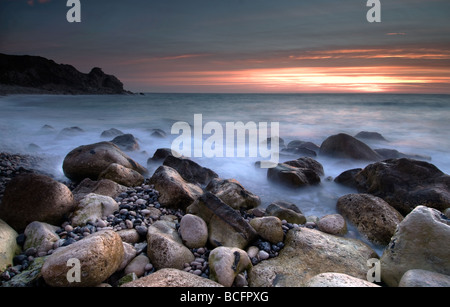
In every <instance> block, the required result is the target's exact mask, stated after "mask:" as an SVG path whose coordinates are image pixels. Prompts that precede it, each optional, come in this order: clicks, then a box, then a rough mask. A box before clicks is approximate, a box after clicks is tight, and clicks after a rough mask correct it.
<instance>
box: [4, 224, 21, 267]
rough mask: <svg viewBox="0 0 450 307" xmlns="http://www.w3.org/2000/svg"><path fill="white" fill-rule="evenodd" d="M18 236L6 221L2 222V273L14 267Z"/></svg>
mask: <svg viewBox="0 0 450 307" xmlns="http://www.w3.org/2000/svg"><path fill="white" fill-rule="evenodd" d="M17 236H18V234H17V232H16V231H15V230H14V229H12V228H11V227H10V226H9V225H8V224H6V223H5V222H4V221H2V220H0V272H1V271H3V270H4V269H6V267H8V265H12V263H13V258H14V254H15V253H16V249H17V243H16V238H17Z"/></svg>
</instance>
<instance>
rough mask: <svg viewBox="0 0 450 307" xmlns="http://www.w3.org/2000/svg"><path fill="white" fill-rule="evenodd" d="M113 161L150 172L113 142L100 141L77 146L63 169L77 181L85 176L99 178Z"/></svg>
mask: <svg viewBox="0 0 450 307" xmlns="http://www.w3.org/2000/svg"><path fill="white" fill-rule="evenodd" d="M111 163H117V164H119V165H122V166H124V167H126V168H130V169H132V170H135V171H137V172H138V173H139V174H141V175H145V174H146V173H147V172H148V171H147V169H146V168H144V167H143V166H141V165H140V164H138V163H137V162H135V161H133V159H131V158H130V157H129V156H127V155H126V154H125V153H123V152H122V151H121V150H120V148H119V147H117V146H116V145H114V144H113V143H111V142H100V143H96V144H91V145H85V146H80V147H77V148H75V149H74V150H72V151H71V152H70V153H69V154H67V156H66V157H65V159H64V162H63V171H64V174H65V175H66V177H67V178H69V179H70V180H72V181H75V182H80V181H82V180H83V179H85V178H90V179H92V180H97V179H98V177H99V175H100V174H101V173H102V172H103V171H104V170H105V169H107V168H108V166H109V165H110V164H111Z"/></svg>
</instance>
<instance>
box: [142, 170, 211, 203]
mask: <svg viewBox="0 0 450 307" xmlns="http://www.w3.org/2000/svg"><path fill="white" fill-rule="evenodd" d="M149 183H150V184H153V185H154V186H155V189H156V190H157V191H159V199H158V201H159V202H160V203H161V204H162V205H163V206H165V207H168V208H173V209H183V210H185V209H186V207H188V206H189V205H190V204H192V203H193V202H194V201H195V200H196V199H197V198H198V197H200V195H202V194H203V190H202V189H201V188H200V187H199V186H197V185H195V184H192V183H189V182H186V181H185V180H184V179H183V178H182V177H181V176H180V174H179V173H178V172H177V171H176V170H175V169H173V168H171V167H169V166H164V165H163V166H160V167H159V168H158V169H157V170H156V171H155V173H154V174H153V176H152V177H151V178H150V181H149Z"/></svg>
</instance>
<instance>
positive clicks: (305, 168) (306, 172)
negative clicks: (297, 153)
mask: <svg viewBox="0 0 450 307" xmlns="http://www.w3.org/2000/svg"><path fill="white" fill-rule="evenodd" d="M323 175H324V171H323V167H322V165H321V164H320V163H319V162H317V161H316V160H314V159H312V158H308V157H303V158H300V159H297V160H293V161H288V162H284V163H279V164H278V165H277V166H276V167H274V168H269V169H268V170H267V178H268V179H269V180H270V181H272V182H275V183H278V184H281V185H284V186H287V187H291V188H299V187H304V186H308V185H314V184H319V183H320V176H323Z"/></svg>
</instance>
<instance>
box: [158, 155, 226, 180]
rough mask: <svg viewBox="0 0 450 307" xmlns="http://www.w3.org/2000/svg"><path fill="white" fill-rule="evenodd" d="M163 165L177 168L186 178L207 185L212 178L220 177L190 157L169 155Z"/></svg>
mask: <svg viewBox="0 0 450 307" xmlns="http://www.w3.org/2000/svg"><path fill="white" fill-rule="evenodd" d="M163 165H165V166H169V167H171V168H173V169H175V170H176V171H177V172H178V173H179V174H180V175H181V177H182V178H183V179H184V180H186V181H187V182H190V183H194V184H199V185H207V184H208V183H209V182H210V181H211V180H212V179H214V178H217V177H219V175H217V174H216V173H215V172H214V171H212V170H210V169H209V168H206V167H203V166H201V165H199V164H198V163H196V162H194V161H192V160H190V159H186V158H177V157H174V156H173V155H168V156H167V157H166V159H165V160H164V163H163Z"/></svg>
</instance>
